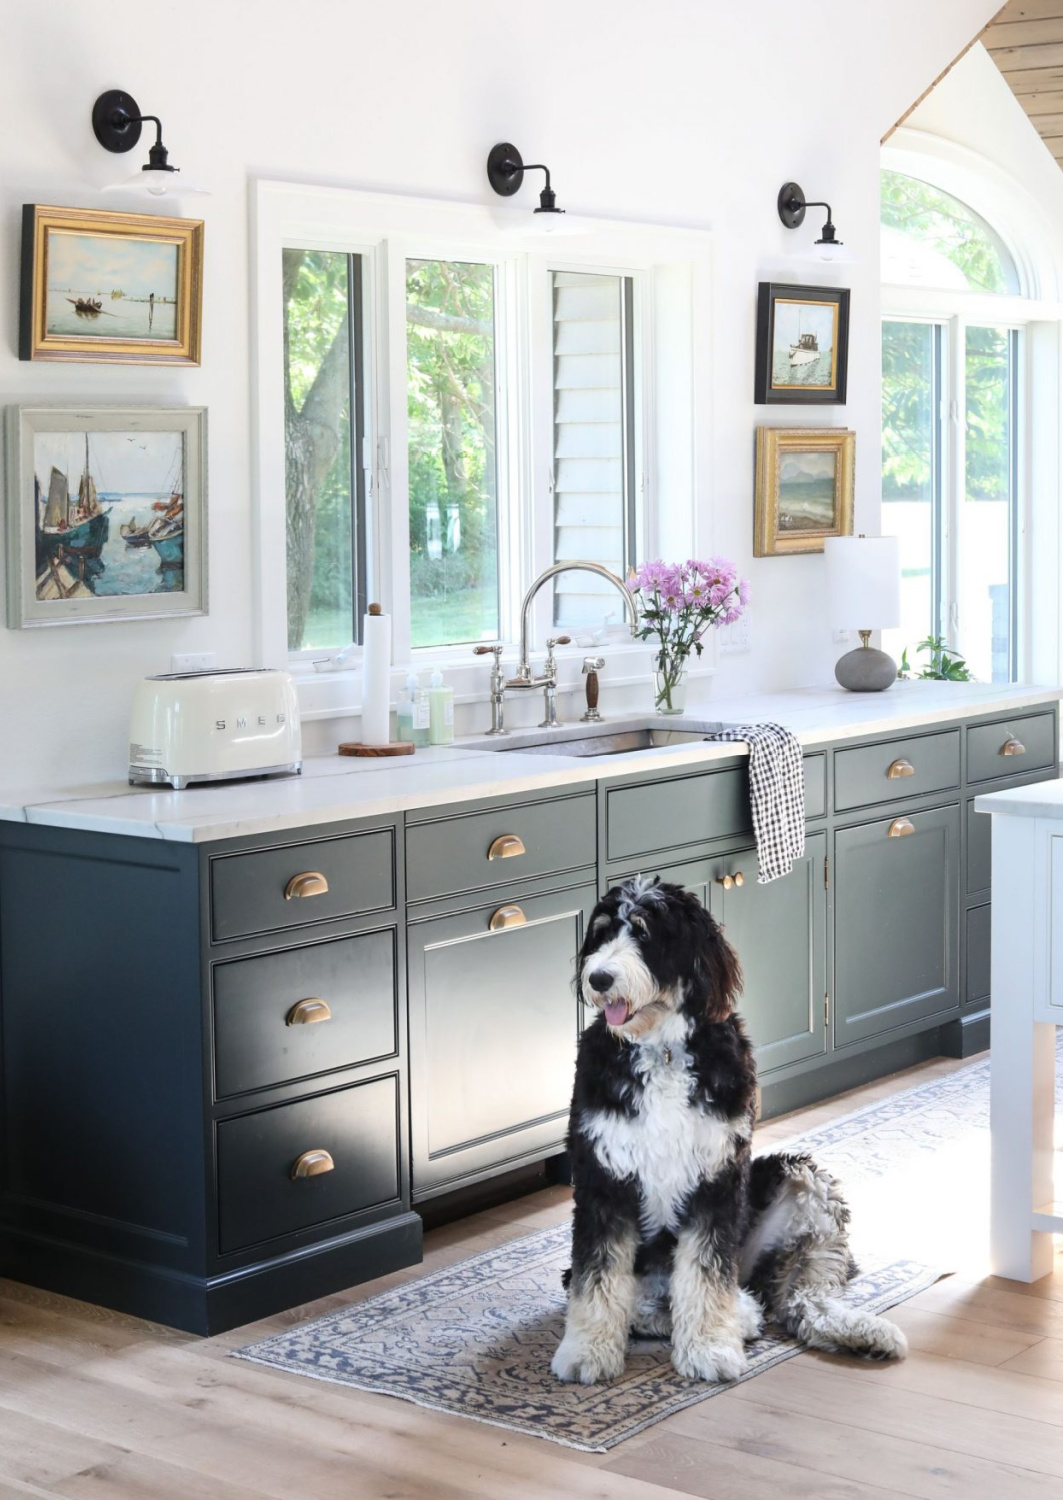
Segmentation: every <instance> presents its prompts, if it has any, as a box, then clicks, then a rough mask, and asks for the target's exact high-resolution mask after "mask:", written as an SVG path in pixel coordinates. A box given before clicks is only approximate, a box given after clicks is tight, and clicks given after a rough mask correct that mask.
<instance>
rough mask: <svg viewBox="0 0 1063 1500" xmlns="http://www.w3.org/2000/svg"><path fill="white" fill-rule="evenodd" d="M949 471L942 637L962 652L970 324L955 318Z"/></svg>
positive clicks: (951, 334) (952, 322)
mask: <svg viewBox="0 0 1063 1500" xmlns="http://www.w3.org/2000/svg"><path fill="white" fill-rule="evenodd" d="M948 332H949V338H948V346H949V347H948V365H949V368H948V392H949V434H950V441H949V445H948V446H949V468H948V473H947V477H946V487H945V505H944V506H943V507H942V530H941V550H942V560H943V568H942V583H943V603H944V605H945V609H944V619H943V620H942V629H941V634H942V635H943V636H944V637H945V640H946V641H947V643H948V645H949V646H951V647H952V648H953V649H959V635H960V625H961V622H960V618H959V566H960V559H959V546H960V517H961V515H962V512H963V498H964V493H965V487H966V482H967V431H966V425H965V420H964V413H965V411H966V378H965V377H966V344H967V323H966V320H965V319H964V318H963V317H962V316H961V315H960V314H958V313H957V314H955V315H954V316H953V317H951V318H950V319H949V323H948Z"/></svg>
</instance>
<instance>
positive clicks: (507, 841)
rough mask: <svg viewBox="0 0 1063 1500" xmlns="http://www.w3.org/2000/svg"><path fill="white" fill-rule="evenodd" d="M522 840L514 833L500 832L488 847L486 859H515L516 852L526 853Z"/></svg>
mask: <svg viewBox="0 0 1063 1500" xmlns="http://www.w3.org/2000/svg"><path fill="white" fill-rule="evenodd" d="M527 852H528V851H527V849H525V847H524V840H523V839H522V838H521V837H520V835H519V834H516V833H500V834H499V836H498V838H496V839H495V841H494V843H493V844H492V845H491V847H490V849H488V851H487V857H488V859H516V857H517V855H518V854H527Z"/></svg>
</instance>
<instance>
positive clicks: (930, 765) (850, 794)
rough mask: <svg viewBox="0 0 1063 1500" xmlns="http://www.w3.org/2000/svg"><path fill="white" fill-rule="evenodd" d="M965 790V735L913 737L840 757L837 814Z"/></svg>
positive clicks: (836, 772)
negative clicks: (961, 786)
mask: <svg viewBox="0 0 1063 1500" xmlns="http://www.w3.org/2000/svg"><path fill="white" fill-rule="evenodd" d="M959 784H960V731H959V730H958V729H949V730H946V731H944V732H943V733H941V734H921V735H913V736H912V737H910V738H909V739H903V740H887V741H885V742H884V743H883V744H881V745H862V746H861V747H860V748H859V749H855V750H836V751H835V752H834V808H835V811H836V812H844V811H845V810H846V808H851V807H870V806H872V805H873V804H874V803H876V802H897V801H899V800H900V799H901V798H902V797H903V798H904V799H905V800H906V801H907V799H908V798H910V797H919V796H921V795H922V794H923V793H924V792H944V791H951V789H952V788H953V787H956V786H959Z"/></svg>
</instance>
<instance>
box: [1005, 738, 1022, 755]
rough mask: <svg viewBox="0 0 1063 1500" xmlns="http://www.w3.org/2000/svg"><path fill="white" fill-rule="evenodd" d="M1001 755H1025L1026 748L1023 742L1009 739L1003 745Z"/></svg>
mask: <svg viewBox="0 0 1063 1500" xmlns="http://www.w3.org/2000/svg"><path fill="white" fill-rule="evenodd" d="M1000 753H1001V755H1025V754H1026V746H1025V745H1024V744H1023V742H1022V740H1017V739H1014V738H1012V739H1008V740H1005V741H1004V743H1003V744H1002V745H1001V747H1000Z"/></svg>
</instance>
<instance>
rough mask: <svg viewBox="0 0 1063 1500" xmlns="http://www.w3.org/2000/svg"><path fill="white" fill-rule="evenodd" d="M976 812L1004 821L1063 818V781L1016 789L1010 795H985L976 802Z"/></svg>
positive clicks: (995, 793) (1039, 783) (1008, 792)
mask: <svg viewBox="0 0 1063 1500" xmlns="http://www.w3.org/2000/svg"><path fill="white" fill-rule="evenodd" d="M974 810H975V812H981V813H993V814H994V815H995V816H997V817H1003V818H1063V781H1039V782H1037V783H1036V784H1035V785H1034V786H1014V787H1010V788H1009V789H1008V791H1006V792H983V793H982V795H981V796H980V797H976V798H975V799H974Z"/></svg>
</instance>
